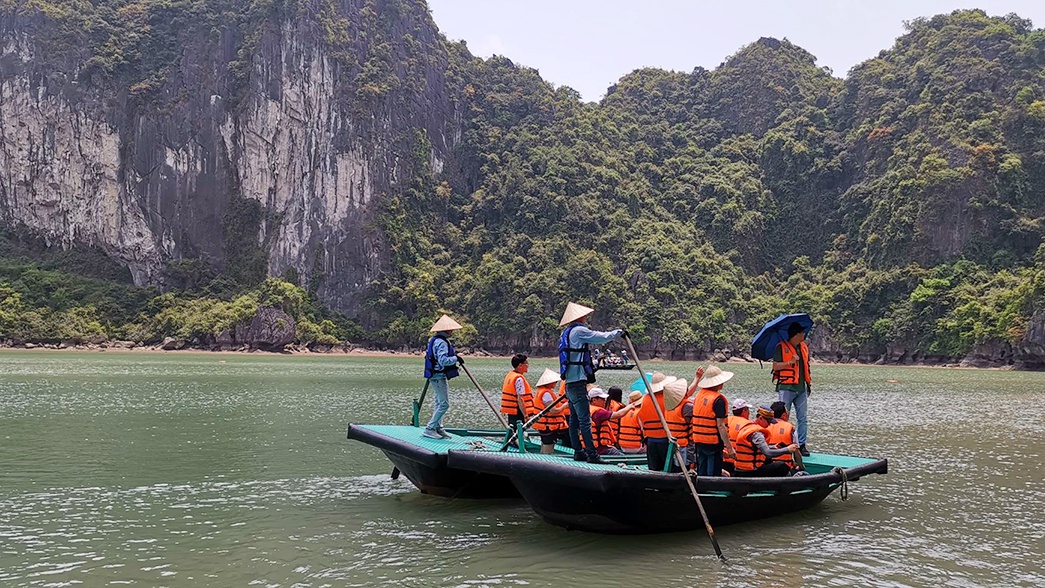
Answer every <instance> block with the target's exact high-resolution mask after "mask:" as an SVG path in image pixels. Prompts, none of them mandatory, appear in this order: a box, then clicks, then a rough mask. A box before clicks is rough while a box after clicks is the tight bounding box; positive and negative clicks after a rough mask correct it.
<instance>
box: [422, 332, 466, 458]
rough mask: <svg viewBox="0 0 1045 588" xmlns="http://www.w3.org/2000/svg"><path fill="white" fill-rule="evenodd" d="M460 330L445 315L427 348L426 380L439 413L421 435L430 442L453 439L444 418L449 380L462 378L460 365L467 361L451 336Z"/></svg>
mask: <svg viewBox="0 0 1045 588" xmlns="http://www.w3.org/2000/svg"><path fill="white" fill-rule="evenodd" d="M460 328H461V325H460V324H458V323H457V321H455V320H454V319H452V318H450V317H448V316H446V315H445V314H444V315H443V316H442V317H440V319H439V320H437V321H436V322H435V324H434V325H432V328H431V329H430V332H432V333H434V335H432V337H431V338H430V339H428V345H427V347H426V348H425V378H427V379H428V387H429V388H431V389H432V395H433V396H434V397H435V402H434V405H435V410H434V411H433V412H432V418H431V420H429V421H428V424H427V425H425V430H424V431H421V435H422V436H424V437H428V438H429V439H449V438H450V434H449V433H447V432H446V430H445V429H443V415H445V414H446V411H448V410H450V384H449V380H451V379H453V378H456V377H457V376H458V369H457V364H458V363H461V364H462V365H463V364H464V360H463V359H461V358H460V357H458V356H457V354H456V352H455V351H454V346H453V345H452V344H451V343H450V339H449V337H450V333H452V332H453V331H456V330H458V329H460Z"/></svg>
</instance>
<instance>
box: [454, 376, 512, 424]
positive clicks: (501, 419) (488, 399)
mask: <svg viewBox="0 0 1045 588" xmlns="http://www.w3.org/2000/svg"><path fill="white" fill-rule="evenodd" d="M458 365H460V366H461V369H462V370H464V373H466V374H468V379H469V380H471V381H472V384H475V389H476V390H478V391H479V395H480V396H482V397H483V400H485V401H486V405H487V406H489V407H490V410H492V411H493V413H494V414H495V415H497V420H499V421H501V426H503V427H504V430H505V431H507V430H508V421H506V420H504V416H503V415H502V414H501V411H500V410H498V409H497V407H496V406H494V405H493V403H492V402H490V398H489V397H488V396H486V392H483V389H482V387H480V386H479V382H476V381H475V378H473V377H472V372H470V371H468V368H466V367H465V366H464V364H463V363H460V364H458Z"/></svg>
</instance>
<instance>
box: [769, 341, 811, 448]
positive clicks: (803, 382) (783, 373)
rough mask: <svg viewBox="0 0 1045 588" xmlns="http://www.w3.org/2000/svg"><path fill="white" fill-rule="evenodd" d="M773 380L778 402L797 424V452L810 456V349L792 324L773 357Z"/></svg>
mask: <svg viewBox="0 0 1045 588" xmlns="http://www.w3.org/2000/svg"><path fill="white" fill-rule="evenodd" d="M773 379H774V380H776V389H777V399H778V400H780V401H781V402H783V403H784V407H785V408H786V409H787V410H788V411H790V410H791V406H792V405H793V406H794V407H795V418H796V419H797V420H798V450H799V452H800V453H801V454H802V455H804V456H807V457H808V456H809V450H808V449H806V435H807V434H808V433H809V421H808V414H809V396H810V395H811V394H812V393H813V380H812V379H811V378H810V377H809V346H808V345H806V332H805V329H803V328H802V325H800V324H798V323H791V324H790V325H789V326H788V327H787V341H781V342H780V344H779V345H777V348H776V351H775V352H774V354H773Z"/></svg>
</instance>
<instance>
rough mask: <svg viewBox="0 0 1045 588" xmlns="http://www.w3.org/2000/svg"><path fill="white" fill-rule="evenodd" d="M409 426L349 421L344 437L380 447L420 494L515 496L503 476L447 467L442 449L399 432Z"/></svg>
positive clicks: (473, 496)
mask: <svg viewBox="0 0 1045 588" xmlns="http://www.w3.org/2000/svg"><path fill="white" fill-rule="evenodd" d="M384 429H389V430H390V431H396V432H397V433H400V434H399V435H394V434H389V433H390V431H385V430H384ZM409 429H410V428H408V427H395V428H392V427H372V426H364V425H349V426H348V438H349V439H354V440H356V441H361V442H363V443H366V444H368V445H372V446H374V447H377V448H378V449H380V450H381V451H382V452H383V453H384V454H385V456H386V457H388V460H389V461H391V462H392V465H394V466H395V469H396V470H398V471H399V472H400V473H401V474H402V475H403V476H406V478H407V479H408V480H410V482H411V483H413V485H414V486H417V489H418V490H420V491H421V492H422V493H423V494H432V495H434V496H444V497H447V498H518V497H519V491H518V490H517V489H516V488H515V485H514V484H512V482H511V480H509V479H508V478H507V477H506V476H503V475H499V474H489V473H484V472H478V471H474V470H462V469H458V468H453V467H450V466H449V465H447V456H446V453H443V452H439V451H433V450H431V449H429V448H427V447H425V446H423V445H420V444H419V443H418V442H416V441H411V440H409V439H403V438H402V433H401V432H402V431H403V430H406V431H409ZM418 434H419V432H418ZM436 443H438V442H436ZM449 446H453V445H450V444H448V447H449ZM437 447H438V446H437ZM393 475H394V473H393Z"/></svg>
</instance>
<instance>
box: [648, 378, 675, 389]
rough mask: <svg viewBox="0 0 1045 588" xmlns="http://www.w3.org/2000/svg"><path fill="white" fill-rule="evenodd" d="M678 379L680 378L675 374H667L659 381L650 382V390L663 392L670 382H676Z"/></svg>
mask: <svg viewBox="0 0 1045 588" xmlns="http://www.w3.org/2000/svg"><path fill="white" fill-rule="evenodd" d="M677 379H678V378H676V377H675V376H666V377H665V378H664V379H663V380H661V381H659V382H652V381H651V382H650V384H649V387H650V390H652V391H654V392H663V391H664V387H665V386H667V385H668V384H670V383H672V382H674V381H675V380H677Z"/></svg>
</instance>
